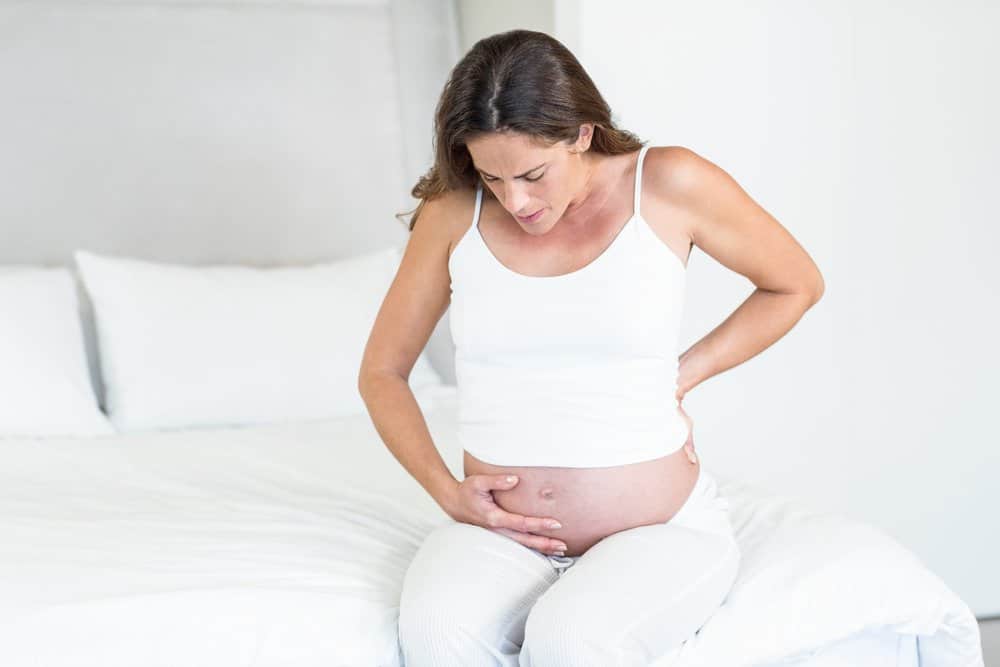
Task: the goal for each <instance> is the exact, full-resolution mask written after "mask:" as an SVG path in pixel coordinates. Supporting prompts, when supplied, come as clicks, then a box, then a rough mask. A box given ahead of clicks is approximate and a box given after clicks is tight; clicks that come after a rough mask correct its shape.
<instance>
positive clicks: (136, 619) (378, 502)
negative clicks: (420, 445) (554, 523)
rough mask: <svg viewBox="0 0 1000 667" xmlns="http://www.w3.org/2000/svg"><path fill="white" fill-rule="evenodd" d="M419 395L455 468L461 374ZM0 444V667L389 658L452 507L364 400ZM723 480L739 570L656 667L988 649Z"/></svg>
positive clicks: (935, 610)
mask: <svg viewBox="0 0 1000 667" xmlns="http://www.w3.org/2000/svg"><path fill="white" fill-rule="evenodd" d="M418 398H419V400H420V402H421V405H422V407H423V409H424V414H425V416H426V417H427V423H428V427H429V428H430V429H431V433H432V434H433V435H434V438H435V441H436V442H437V444H438V446H439V448H440V449H441V451H442V454H443V455H444V456H445V459H446V462H447V463H448V465H449V467H450V468H451V469H452V471H453V473H455V474H456V476H460V474H461V469H460V465H461V451H460V449H458V448H457V445H456V443H455V441H454V438H453V435H454V423H455V402H454V391H453V388H452V387H437V388H435V387H429V388H427V389H426V390H424V391H422V392H420V393H419V395H418ZM0 456H2V457H3V463H2V465H0V664H2V665H5V666H6V667H27V666H29V665H30V666H32V667H64V666H69V665H73V666H74V667H81V666H90V665H93V666H95V667H96V666H98V665H99V666H100V667H118V666H122V667H125V666H128V667H134V666H136V665H143V666H144V667H156V666H159V665H163V666H166V665H171V666H177V665H185V666H187V667H198V666H202V665H203V666H205V667H209V666H211V667H230V666H232V667H251V666H253V667H268V666H277V665H281V666H282V667H298V666H301V667H313V666H318V665H324V666H325V667H329V666H331V665H350V666H362V665H380V666H381V665H387V666H395V665H400V664H401V660H400V657H399V652H398V645H397V641H396V618H397V613H398V606H397V605H398V600H399V593H400V585H401V582H402V577H403V573H404V572H405V570H406V567H407V565H408V564H409V561H410V559H411V558H412V556H413V554H414V552H415V551H416V549H417V547H418V546H419V544H420V542H421V540H422V539H423V536H424V535H426V534H427V532H428V531H430V530H431V529H432V528H433V527H434V526H435V525H436V524H437V523H439V522H442V521H446V520H448V518H447V516H446V515H445V514H444V513H443V512H442V511H441V510H440V509H439V508H438V507H437V505H436V504H435V503H434V502H433V500H432V499H430V497H429V496H428V495H427V494H426V493H425V492H424V491H423V489H422V488H420V486H419V485H418V484H417V483H416V482H415V481H414V480H413V479H412V478H411V477H410V476H409V475H408V474H407V473H406V472H405V471H404V470H403V468H402V466H400V465H399V463H398V462H396V460H395V459H394V458H393V457H392V455H391V454H390V453H389V451H388V449H387V448H386V447H385V446H384V445H383V444H382V442H381V440H380V439H379V438H378V435H377V433H376V432H375V430H374V427H373V425H372V424H371V421H370V420H369V418H368V416H367V415H366V414H365V415H358V416H356V417H349V418H344V419H339V420H336V421H324V422H312V423H294V424H284V425H270V426H254V427H249V428H224V429H199V430H186V431H174V432H156V433H145V434H128V435H127V436H126V435H119V436H111V437H105V438H97V439H89V440H88V439H72V438H50V439H44V440H41V439H17V440H0ZM720 482H721V484H720V491H721V492H722V493H724V494H726V495H728V496H729V497H730V498H731V505H732V507H733V509H734V515H733V516H734V521H735V522H736V524H737V533H738V537H739V540H740V543H741V545H742V546H743V548H744V557H743V565H742V570H741V574H740V577H739V579H738V580H737V584H736V586H735V587H734V589H733V592H732V594H731V595H730V598H729V599H728V600H727V602H726V604H725V605H723V607H722V608H720V609H719V611H718V612H717V613H716V614H715V615H714V616H713V617H712V618H711V619H710V620H709V622H708V623H706V624H705V626H703V627H702V629H701V630H700V631H699V632H698V633H697V634H696V635H693V636H692V637H691V638H690V639H689V640H688V641H687V642H686V643H685V644H684V645H683V646H682V647H681V648H680V649H679V650H678V651H676V652H674V653H673V654H671V655H670V656H665V657H664V660H663V661H661V662H658V663H657V664H658V665H660V666H661V667H667V666H668V665H670V666H671V667H695V666H699V665H706V666H707V665H712V666H714V667H718V666H720V665H726V666H727V667H739V666H741V665H748V666H749V665H763V664H766V663H778V662H782V664H794V665H795V667H798V666H799V665H800V664H801V665H803V666H805V665H810V666H811V665H813V662H809V661H808V660H807V658H809V657H810V656H815V657H816V658H817V660H816V662H815V664H816V665H820V664H829V665H833V664H847V663H838V662H827V663H820V662H819V657H820V656H821V655H822V654H823V653H827V654H829V655H833V653H834V652H835V651H836V650H837V647H841V646H847V644H845V643H844V642H846V641H849V640H852V639H854V640H855V641H857V638H858V637H860V636H862V635H864V636H867V637H876V636H877V637H881V638H882V644H883V645H884V644H885V642H886V641H890V642H892V641H893V640H894V638H895V639H898V640H899V642H898V643H899V645H900V646H902V645H903V644H902V642H903V640H904V639H905V638H906V637H907V636H909V637H910V638H911V640H912V638H913V637H916V639H917V640H918V642H917V644H918V649H919V651H920V655H921V658H922V663H921V664H922V665H924V667H945V666H947V667H976V666H981V665H982V664H983V663H982V654H981V649H980V644H979V633H978V627H977V626H976V623H975V619H974V618H973V616H972V614H971V612H970V611H969V610H968V608H967V607H966V606H965V605H964V604H963V603H962V602H961V601H960V600H958V598H956V597H955V596H954V594H953V593H951V591H950V590H948V589H947V588H946V587H945V586H944V584H943V583H942V582H941V581H940V580H939V579H938V578H937V577H936V576H934V575H933V574H932V573H931V572H929V571H928V570H926V569H925V568H924V567H923V566H922V565H921V564H920V563H919V561H917V559H916V558H915V557H914V556H912V554H910V553H909V552H908V551H906V550H904V549H902V547H900V546H898V545H896V544H895V543H894V542H893V541H891V540H890V539H889V538H888V537H886V536H884V535H882V534H881V533H879V532H878V531H875V530H874V529H872V528H869V527H866V526H863V525H858V524H856V523H853V522H849V521H847V520H846V519H842V518H838V517H835V516H825V515H815V514H811V513H808V512H806V511H803V510H801V509H798V508H797V507H796V505H794V503H789V502H787V501H784V500H781V499H779V498H775V497H773V496H770V495H767V494H764V493H761V492H759V491H757V490H755V489H752V488H750V487H749V486H746V485H742V484H739V483H736V482H732V481H729V480H725V479H723V478H720ZM866 633H867V634H866ZM855 645H858V646H860V644H855ZM892 646H896V643H895V642H894V643H893V644H892ZM872 655H873V656H874V651H873V653H872ZM786 660H787V661H791V660H799V661H800V662H794V663H790V662H783V661H786ZM854 664H856V665H863V664H871V665H873V666H874V665H876V664H877V665H885V664H897V663H895V662H892V663H888V662H884V661H880V662H874V658H873V661H872V662H871V663H862V662H857V663H854ZM898 664H900V665H902V664H916V663H915V662H913V663H905V662H899V663H898Z"/></svg>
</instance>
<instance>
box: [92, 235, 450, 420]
mask: <svg viewBox="0 0 1000 667" xmlns="http://www.w3.org/2000/svg"><path fill="white" fill-rule="evenodd" d="M74 257H75V259H76V262H77V266H78V267H79V270H80V276H81V278H82V280H83V283H84V285H85V287H86V289H87V292H88V294H89V295H90V298H91V302H92V303H93V306H94V319H95V324H96V330H97V342H98V347H99V351H100V355H99V356H100V361H101V373H102V377H103V381H104V386H105V390H106V395H105V409H106V411H107V413H108V416H109V417H110V419H111V421H112V423H113V424H114V425H115V427H116V428H117V429H118V430H119V431H138V430H145V429H173V428H184V427H199V426H234V425H235V426H239V425H245V424H262V423H268V422H278V421H290V420H307V421H308V420H317V419H328V418H334V417H341V416H344V415H348V414H356V413H361V412H364V411H365V404H364V401H363V400H362V399H361V395H360V393H359V392H358V388H357V385H358V372H359V370H360V368H361V358H362V355H363V352H364V346H365V343H366V342H367V340H368V335H369V333H370V331H371V327H372V325H373V324H374V322H375V316H376V315H377V313H378V309H379V307H380V305H381V303H382V299H383V298H384V296H385V293H386V292H387V291H388V289H389V286H390V284H391V282H392V279H393V277H394V276H395V273H396V270H397V268H398V266H399V262H400V260H401V257H402V248H398V247H390V248H385V249H382V250H379V251H375V252H370V253H366V254H363V255H357V256H355V257H351V258H347V259H342V260H337V261H333V262H329V263H325V264H315V265H311V266H288V267H278V268H255V267H249V266H237V265H215V266H182V265H174V264H162V263H154V262H149V261H141V260H137V259H127V258H123V257H108V256H99V255H96V254H94V253H91V252H89V251H86V250H77V251H76V252H75V253H74ZM442 382H443V381H442V379H441V377H440V376H439V375H438V374H437V372H436V371H435V370H434V369H433V368H432V367H431V365H430V362H429V361H428V360H427V358H426V355H425V353H421V355H420V357H419V358H418V359H417V362H416V364H415V365H414V368H413V371H412V372H411V374H410V386H411V388H413V389H418V388H420V387H423V386H426V385H430V384H442Z"/></svg>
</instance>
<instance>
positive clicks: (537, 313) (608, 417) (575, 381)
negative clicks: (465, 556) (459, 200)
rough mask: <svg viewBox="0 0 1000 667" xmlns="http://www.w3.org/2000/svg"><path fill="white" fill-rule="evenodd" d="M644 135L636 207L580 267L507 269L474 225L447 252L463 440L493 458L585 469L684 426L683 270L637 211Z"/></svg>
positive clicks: (644, 456) (682, 433)
mask: <svg viewBox="0 0 1000 667" xmlns="http://www.w3.org/2000/svg"><path fill="white" fill-rule="evenodd" d="M648 148H649V146H648V145H647V146H643V147H642V149H641V150H640V152H639V159H638V162H637V165H636V172H635V187H634V190H635V194H634V202H633V213H632V217H631V218H629V219H628V221H627V222H625V225H624V226H623V227H622V228H621V231H620V232H619V233H618V234H617V236H615V239H614V240H613V241H612V242H611V244H610V245H609V246H608V247H607V248H606V249H605V250H604V252H603V253H601V254H600V255H599V256H598V257H597V258H596V259H594V260H593V261H592V262H590V263H589V264H587V265H586V266H584V267H583V268H580V269H577V270H576V271H571V272H570V273H565V274H561V275H557V276H528V275H525V274H522V273H518V272H516V271H513V270H511V269H509V268H507V266H506V265H504V264H502V263H501V262H500V261H499V260H498V259H497V258H496V256H495V255H494V254H493V252H492V251H491V250H490V249H489V247H488V246H487V245H486V241H485V239H484V238H483V236H482V233H481V232H480V230H479V213H480V210H481V209H482V199H483V190H482V184H479V185H478V186H477V188H476V208H475V214H474V215H473V220H472V225H471V226H470V228H469V229H468V230H467V231H466V232H465V234H464V235H463V236H462V238H461V239H460V240H459V242H458V244H457V245H456V246H455V248H454V249H453V250H452V254H451V257H450V258H449V260H448V268H449V270H450V273H451V306H450V328H451V334H452V338H453V340H454V342H455V348H456V352H455V375H456V383H457V392H458V396H457V399H458V402H457V407H458V434H457V435H458V438H459V443H460V444H461V446H462V447H463V448H464V449H466V450H467V451H468V452H469V453H470V454H472V455H473V456H475V457H476V458H478V459H481V460H483V461H486V462H488V463H492V464H495V465H509V466H560V467H570V468H593V467H605V466H616V465H624V464H627V463H635V462H638V461H646V460H650V459H655V458H659V457H661V456H666V455H668V454H671V453H673V452H675V451H677V450H678V449H680V448H681V447H682V446H683V445H684V442H685V441H686V439H687V436H688V430H687V424H686V422H685V421H684V418H683V416H682V415H681V413H680V411H679V410H678V405H679V404H678V402H677V399H676V388H677V369H678V354H679V351H678V349H677V345H678V340H677V334H678V327H679V324H680V320H681V313H682V310H683V301H684V285H685V278H686V275H687V271H686V269H685V266H684V264H683V263H682V262H681V260H680V259H679V258H678V257H677V255H675V254H674V252H673V251H672V250H670V248H669V247H668V246H667V245H666V244H665V243H663V241H661V240H660V238H659V237H658V236H656V234H655V232H653V230H652V229H651V228H650V227H649V225H648V223H647V222H646V221H645V220H644V219H643V218H642V216H641V214H640V209H639V194H640V190H641V184H642V161H643V158H644V157H645V155H646V150H647V149H648Z"/></svg>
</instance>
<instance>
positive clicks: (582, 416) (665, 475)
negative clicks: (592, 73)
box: [359, 30, 823, 667]
mask: <svg viewBox="0 0 1000 667" xmlns="http://www.w3.org/2000/svg"><path fill="white" fill-rule="evenodd" d="M435 143H436V159H435V164H434V165H433V167H432V168H431V170H430V171H429V172H428V173H427V174H426V175H425V176H424V177H423V178H422V179H421V180H420V181H419V183H418V184H417V185H416V187H415V188H414V189H413V194H414V196H416V197H418V198H419V199H421V202H420V205H419V206H418V207H417V209H416V212H415V213H414V215H413V217H412V218H411V222H410V238H409V241H408V243H407V246H406V250H405V252H404V255H403V259H402V262H401V264H400V267H399V270H398V273H397V275H396V278H395V280H394V281H393V283H392V285H391V287H390V288H389V291H388V293H387V294H386V296H385V300H384V302H383V304H382V306H381V309H380V310H379V313H378V316H377V318H376V321H375V323H374V326H373V329H372V332H371V335H370V337H369V340H368V343H367V346H366V348H365V354H364V361H363V362H362V368H361V372H360V375H359V389H360V391H361V394H362V396H363V398H364V400H365V404H366V406H367V408H368V411H369V413H370V414H371V417H372V420H373V423H374V424H375V426H376V428H377V430H378V432H379V435H380V436H381V437H382V439H383V440H384V442H385V443H386V445H387V446H388V447H389V448H390V450H391V451H392V453H393V455H394V456H395V457H396V459H397V460H398V461H399V462H400V463H401V465H403V466H404V467H405V468H406V469H407V471H408V472H409V473H410V474H412V475H413V476H414V478H415V479H416V480H417V481H418V482H419V483H420V484H421V485H422V486H423V488H424V489H425V490H426V491H427V492H428V493H429V494H431V495H432V496H433V497H434V499H435V500H436V501H437V503H438V504H439V505H440V506H441V508H442V509H444V510H445V512H447V514H448V515H449V516H450V517H451V518H452V519H453V521H450V522H448V523H446V524H444V525H441V526H440V527H437V528H435V529H434V530H433V531H432V532H431V534H430V535H428V536H427V537H426V539H425V540H424V542H423V543H422V544H421V546H420V548H419V550H418V551H417V553H416V555H415V557H414V558H413V561H412V563H411V564H410V566H409V568H408V570H407V572H406V576H405V579H404V582H403V590H402V597H401V600H400V610H399V640H400V647H401V650H402V654H403V657H404V659H405V662H406V664H407V665H408V667H424V666H427V667H431V666H434V667H441V666H445V665H461V666H463V667H475V666H478V665H482V666H486V665H534V666H541V667H557V666H560V665H565V666H567V667H570V666H573V667H580V666H589V665H595V666H609V665H648V664H650V663H652V662H654V661H655V660H657V659H658V658H660V657H662V656H664V655H666V654H667V653H669V652H671V651H673V650H676V649H677V648H678V647H679V646H680V645H681V644H682V643H683V642H684V641H685V640H686V639H687V638H689V637H690V636H691V635H692V634H693V633H695V632H696V631H697V630H698V629H699V628H700V627H701V626H702V625H703V624H704V623H705V621H706V620H708V618H709V617H710V616H711V615H712V614H713V613H714V611H715V610H716V609H718V608H719V606H720V605H721V604H722V603H723V602H724V600H725V598H726V595H727V594H728V592H729V590H730V589H731V587H732V585H733V582H734V581H735V579H736V573H737V570H738V567H739V562H740V554H739V549H738V546H737V543H736V540H735V538H734V533H733V527H732V525H731V523H730V521H729V514H728V504H727V501H726V499H725V498H724V497H723V496H721V495H719V493H718V487H717V482H716V480H715V479H714V478H713V477H712V475H711V474H710V473H709V471H708V470H705V469H704V468H703V467H702V465H701V464H700V462H699V460H698V457H697V456H696V455H695V452H694V443H693V438H692V422H691V420H690V419H689V418H688V416H687V414H686V413H685V412H684V410H683V408H682V407H681V401H682V400H683V398H684V395H685V394H686V393H687V392H688V391H690V390H691V389H692V388H693V387H695V386H696V385H698V384H699V383H701V382H703V381H704V380H706V379H707V378H709V377H712V376H713V375H716V374H718V373H720V372H722V371H724V370H726V369H728V368H731V367H733V366H735V365H737V364H739V363H741V362H743V361H745V360H746V359H748V358H750V357H752V356H754V355H756V354H757V353H759V352H760V351H762V350H763V349H765V348H766V347H768V346H769V345H771V344H772V343H773V342H774V341H776V340H777V339H778V338H780V337H781V336H783V335H784V334H785V333H786V332H787V331H788V330H789V329H790V328H791V327H792V326H793V325H794V324H795V323H796V322H797V321H798V320H799V319H800V318H801V317H802V315H803V313H804V312H805V311H806V310H807V309H808V308H810V307H811V306H812V305H813V304H814V303H815V302H816V301H817V300H818V299H819V298H820V295H821V294H822V292H823V280H822V277H821V275H820V272H819V270H818V269H817V267H816V265H815V264H814V263H813V261H812V260H811V258H810V257H809V255H808V254H807V253H806V252H805V251H804V250H803V249H802V247H801V246H800V245H799V244H798V243H797V242H796V241H795V240H794V239H793V238H792V236H791V235H790V234H789V233H788V232H787V230H785V228H784V227H783V226H782V225H781V224H779V223H778V222H777V221H776V220H775V219H774V218H773V217H771V216H770V215H769V214H768V213H767V212H766V211H764V210H763V209H762V208H761V207H760V206H759V205H758V204H756V203H755V202H754V201H753V200H752V199H751V198H750V197H749V196H748V195H747V194H746V193H745V192H744V191H743V190H742V188H740V186H739V185H737V184H736V182H735V181H734V180H733V179H732V178H731V177H730V176H729V175H728V174H727V173H726V172H725V171H724V170H722V169H721V168H719V167H717V166H716V165H715V164H713V163H712V162H710V161H708V160H707V159H705V158H702V157H701V156H699V155H698V154H696V153H695V152H693V151H691V150H689V149H687V148H683V147H680V146H650V145H646V144H644V143H643V142H641V141H640V140H639V139H637V138H636V137H635V135H633V134H631V133H629V132H628V131H626V130H624V129H621V128H618V127H616V125H615V123H614V122H613V121H612V119H611V112H610V109H609V107H608V105H607V104H606V103H605V101H604V99H603V98H602V96H601V94H600V93H599V92H598V91H597V89H596V88H595V86H594V84H593V82H592V81H591V79H590V77H589V76H588V75H587V73H586V72H585V71H584V69H583V68H582V67H581V65H580V63H579V62H578V61H577V60H576V58H575V57H574V56H573V55H572V54H571V53H570V52H569V51H568V50H567V49H566V48H565V47H564V46H563V45H562V44H561V43H560V42H558V41H557V40H555V39H553V38H552V37H550V36H548V35H546V34H544V33H539V32H533V31H527V30H512V31H509V32H505V33H501V34H497V35H493V36H491V37H488V38H486V39H483V40H480V41H479V42H477V43H476V44H475V45H474V46H473V48H472V49H471V50H470V51H469V52H468V53H467V54H466V55H465V56H464V57H463V58H462V59H461V61H460V62H459V63H458V64H457V65H456V66H455V68H454V69H453V70H452V72H451V75H450V77H449V80H448V82H447V84H446V85H445V88H444V91H443V94H442V96H441V99H440V101H439V103H438V107H437V112H436V118H435ZM693 245H697V246H698V247H699V248H701V249H702V250H704V251H705V252H706V253H708V254H709V255H711V256H712V257H713V258H715V259H716V260H718V261H719V262H720V263H722V264H723V265H725V266H726V267H728V268H730V269H732V270H734V271H736V272H739V273H740V274H742V275H744V276H746V277H748V278H749V279H750V280H752V281H753V282H754V284H755V285H756V290H754V292H753V293H752V294H751V296H750V297H749V298H748V299H747V300H746V301H745V302H744V303H743V304H742V305H740V307H739V308H738V309H737V310H736V311H735V312H734V313H733V314H732V315H731V316H730V317H729V318H728V319H726V320H725V321H724V322H723V323H722V324H721V325H719V326H718V327H717V328H716V329H714V330H713V331H712V332H711V333H709V334H708V335H707V336H705V337H704V338H703V339H701V340H699V341H698V342H697V343H696V344H694V345H693V346H691V348H689V349H688V350H687V351H686V352H684V353H683V354H681V355H680V356H679V357H678V356H677V344H678V339H677V336H678V327H679V324H680V320H681V314H682V310H683V308H682V306H683V298H684V287H685V277H686V269H687V258H688V253H689V251H690V249H691V247H692V246H693ZM449 306H450V308H451V311H450V323H451V332H452V336H453V339H454V341H455V346H456V356H455V371H456V379H457V385H458V429H459V430H458V436H459V439H460V442H461V444H462V446H463V448H464V473H465V475H464V479H462V480H461V481H459V480H456V479H455V478H454V477H453V476H452V475H451V473H450V472H449V471H448V469H447V467H446V466H445V464H444V462H443V461H442V459H441V456H440V455H439V454H438V452H437V449H436V447H435V446H434V443H433V442H432V441H431V437H430V433H429V431H428V429H427V426H426V423H425V422H424V420H423V416H422V414H421V412H420V410H419V408H418V405H417V403H416V400H415V398H414V396H413V394H412V392H411V391H410V389H409V386H408V384H407V379H408V377H409V373H410V369H411V368H412V366H413V364H414V362H415V360H416V358H417V356H418V355H419V353H420V352H421V351H422V350H423V348H424V346H425V345H426V343H427V341H428V339H429V338H430V335H431V333H432V331H433V330H434V328H435V325H436V324H437V322H438V321H439V320H440V318H441V317H442V315H443V314H444V312H445V310H446V309H447V308H448V307H449Z"/></svg>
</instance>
